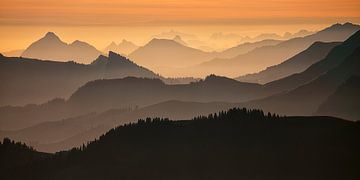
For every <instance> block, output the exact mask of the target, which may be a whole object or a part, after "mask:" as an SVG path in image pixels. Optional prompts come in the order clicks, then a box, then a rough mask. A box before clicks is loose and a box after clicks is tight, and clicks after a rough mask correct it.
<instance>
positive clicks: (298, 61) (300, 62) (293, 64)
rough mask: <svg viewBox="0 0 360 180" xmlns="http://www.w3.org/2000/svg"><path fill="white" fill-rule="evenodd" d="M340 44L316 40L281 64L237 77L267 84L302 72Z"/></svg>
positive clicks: (244, 80) (241, 79)
mask: <svg viewBox="0 0 360 180" xmlns="http://www.w3.org/2000/svg"><path fill="white" fill-rule="evenodd" d="M339 44H340V43H339V42H330V43H323V42H315V43H314V44H312V45H311V46H310V47H309V48H307V49H306V50H304V51H302V52H300V53H299V54H297V55H295V56H293V57H291V58H290V59H288V60H286V61H284V62H282V63H280V64H277V65H274V66H270V67H268V68H266V69H265V70H263V71H260V72H258V73H254V74H248V75H245V76H240V77H237V78H236V80H238V81H242V82H253V83H260V84H265V83H268V82H271V81H274V80H278V79H281V78H284V77H286V76H289V75H292V74H296V73H300V72H302V71H304V70H305V69H307V68H308V67H309V66H311V65H312V64H314V63H316V62H318V61H320V60H322V59H324V58H325V57H326V55H327V54H328V53H329V52H330V50H332V49H333V48H334V47H335V46H337V45H339Z"/></svg>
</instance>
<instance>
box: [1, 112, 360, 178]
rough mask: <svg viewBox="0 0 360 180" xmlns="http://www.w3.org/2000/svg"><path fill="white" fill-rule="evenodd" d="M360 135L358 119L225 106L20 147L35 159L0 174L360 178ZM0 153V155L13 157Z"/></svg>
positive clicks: (45, 176) (12, 175)
mask: <svg viewBox="0 0 360 180" xmlns="http://www.w3.org/2000/svg"><path fill="white" fill-rule="evenodd" d="M359 138H360V124H359V123H358V122H349V121H345V120H341V119H337V118H332V117H279V116H278V115H272V114H267V115H266V114H264V112H263V111H260V110H247V109H230V110H229V111H227V112H220V113H217V114H211V115H209V116H207V117H196V118H194V119H192V120H188V121H170V120H168V119H160V118H155V119H150V118H148V119H146V120H139V121H138V122H137V123H131V124H127V125H124V126H119V127H117V128H114V129H112V130H110V131H109V132H108V133H106V134H105V135H103V136H101V137H100V138H99V139H98V140H95V141H93V142H91V143H88V144H87V145H84V146H83V147H81V148H75V149H73V150H71V151H66V152H60V153H56V154H54V155H51V156H48V155H46V156H44V155H43V154H36V153H35V152H34V151H32V150H31V149H28V148H25V150H26V152H28V151H30V152H33V153H31V155H38V158H32V159H33V160H32V161H27V162H24V163H22V164H16V165H12V166H11V165H9V166H11V167H7V168H2V169H1V172H0V174H1V175H2V178H1V179H132V180H133V179H148V180H149V179H154V180H155V179H156V180H159V179H194V180H195V179H196V180H198V179H214V180H215V179H217V180H218V179H244V180H248V179H257V180H262V179H266V180H269V179H274V180H275V179H276V180H279V179H293V180H294V179H299V180H300V179H327V180H329V179H359V178H360V172H359V171H358V170H359V163H358V162H360V161H359V160H360V153H359V152H360V144H359V143H358V140H359ZM20 147H22V146H20ZM3 149H4V145H1V146H0V152H1V157H10V156H8V154H9V153H10V152H8V151H4V150H3ZM12 152H13V151H12ZM11 158H13V160H11V161H14V162H18V161H19V159H18V158H25V157H24V154H23V156H14V155H13V156H11ZM26 159H29V158H26ZM1 161H2V162H1V163H4V162H3V159H1ZM7 161H10V159H9V158H8V159H7Z"/></svg>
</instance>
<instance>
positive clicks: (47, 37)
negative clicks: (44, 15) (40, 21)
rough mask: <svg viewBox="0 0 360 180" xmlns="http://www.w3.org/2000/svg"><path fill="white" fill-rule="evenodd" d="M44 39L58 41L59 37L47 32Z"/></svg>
mask: <svg viewBox="0 0 360 180" xmlns="http://www.w3.org/2000/svg"><path fill="white" fill-rule="evenodd" d="M44 38H45V39H57V40H60V38H59V36H57V35H56V34H55V33H54V32H47V33H46V34H45V36H44Z"/></svg>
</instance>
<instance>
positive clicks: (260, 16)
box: [0, 0, 360, 51]
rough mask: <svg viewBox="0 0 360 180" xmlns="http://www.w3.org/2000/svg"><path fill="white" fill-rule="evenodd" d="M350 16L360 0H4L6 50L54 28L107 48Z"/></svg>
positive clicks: (312, 24) (1, 35) (0, 14)
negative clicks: (177, 33)
mask: <svg viewBox="0 0 360 180" xmlns="http://www.w3.org/2000/svg"><path fill="white" fill-rule="evenodd" d="M345 21H351V22H354V23H359V22H360V1H359V0H342V1H341V0H251V1H250V0H246V1H241V0H197V1H194V0H151V1H148V0H131V1H128V0H127V1H119V0H1V1H0V26H1V27H0V28H1V29H0V40H1V42H2V43H1V45H0V51H5V50H13V49H19V48H25V47H26V46H27V45H28V43H30V42H31V41H33V40H35V39H37V38H39V37H41V36H42V35H43V34H44V33H45V32H44V31H48V30H51V31H55V32H57V33H58V34H60V35H61V37H63V38H64V39H65V40H69V41H72V40H74V39H82V40H86V41H89V42H91V43H94V45H96V46H97V47H98V48H100V49H101V48H103V47H102V46H104V45H105V44H106V43H108V41H111V40H115V41H119V40H120V39H122V38H126V39H130V40H133V41H136V42H138V43H143V42H144V41H145V40H143V41H141V40H142V39H145V38H149V37H150V36H151V35H153V34H156V33H160V32H162V31H168V30H170V29H175V30H181V31H185V32H188V33H193V34H198V35H199V34H200V35H201V34H202V32H203V34H211V33H213V32H220V31H221V32H232V33H240V34H241V33H247V34H248V35H253V34H255V33H259V30H256V29H262V30H263V31H272V32H274V31H275V32H279V33H283V32H285V31H296V30H297V29H310V30H317V29H319V28H322V27H324V26H326V25H329V24H333V23H335V22H345ZM101 32H103V33H101ZM108 33H110V34H108ZM146 40H147V39H146Z"/></svg>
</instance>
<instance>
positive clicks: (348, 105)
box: [316, 76, 360, 120]
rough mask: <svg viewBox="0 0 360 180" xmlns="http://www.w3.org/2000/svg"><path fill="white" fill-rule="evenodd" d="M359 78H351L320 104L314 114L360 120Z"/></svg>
mask: <svg viewBox="0 0 360 180" xmlns="http://www.w3.org/2000/svg"><path fill="white" fill-rule="evenodd" d="M359 92H360V77H359V76H353V77H351V78H349V79H348V80H347V81H346V82H345V83H344V84H342V85H341V86H340V87H339V88H338V89H337V90H336V91H335V93H334V94H332V95H330V96H329V97H328V98H327V99H326V101H325V102H323V103H322V104H321V106H320V107H319V109H318V111H317V113H316V114H327V115H332V116H336V117H342V118H348V119H355V120H360V95H359Z"/></svg>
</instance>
